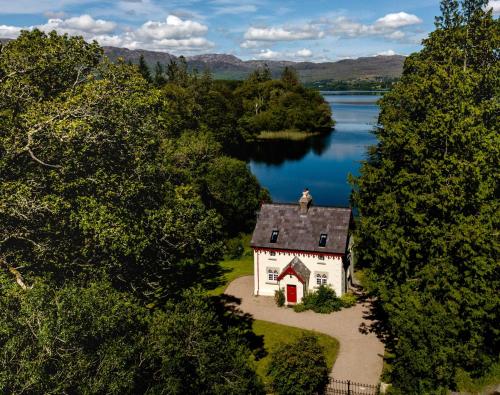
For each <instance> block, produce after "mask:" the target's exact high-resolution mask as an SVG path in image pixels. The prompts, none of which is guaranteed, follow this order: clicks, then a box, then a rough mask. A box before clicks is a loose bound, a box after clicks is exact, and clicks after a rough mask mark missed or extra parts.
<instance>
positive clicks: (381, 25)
mask: <svg viewBox="0 0 500 395" xmlns="http://www.w3.org/2000/svg"><path fill="white" fill-rule="evenodd" d="M420 23H422V19H420V18H419V17H418V16H416V15H413V14H407V13H406V12H397V13H393V14H387V15H385V16H384V17H382V18H379V19H377V20H376V21H375V24H374V27H375V28H376V29H397V28H399V27H403V26H410V25H418V24H420Z"/></svg>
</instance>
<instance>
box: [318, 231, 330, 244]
mask: <svg viewBox="0 0 500 395" xmlns="http://www.w3.org/2000/svg"><path fill="white" fill-rule="evenodd" d="M327 237H328V236H327V234H326V233H321V235H320V236H319V246H320V247H324V246H326V239H327Z"/></svg>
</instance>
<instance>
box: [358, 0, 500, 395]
mask: <svg viewBox="0 0 500 395" xmlns="http://www.w3.org/2000/svg"><path fill="white" fill-rule="evenodd" d="M486 3H487V2H486V1H479V0H477V1H472V0H471V1H469V0H464V1H461V2H460V4H459V2H458V1H454V0H443V1H442V2H441V9H442V15H441V16H440V17H439V18H437V20H436V30H435V31H434V32H433V33H432V34H431V35H430V36H429V38H428V39H426V40H424V43H423V45H424V47H423V49H422V50H421V51H420V52H418V53H415V54H413V55H411V56H410V57H408V58H407V59H406V61H405V65H404V71H403V76H402V78H401V80H400V82H398V83H397V84H395V86H394V88H393V90H392V91H391V92H390V93H388V94H386V95H385V96H384V97H383V99H382V101H381V114H380V119H379V121H380V128H379V129H378V130H377V131H376V135H377V137H378V140H379V143H378V145H377V146H375V147H372V149H371V150H370V152H369V159H368V160H367V161H366V162H365V163H364V164H363V166H362V169H361V176H360V177H359V178H357V179H356V180H355V186H356V193H355V195H354V201H355V204H356V205H357V207H358V208H359V213H360V221H359V226H358V229H357V249H358V253H359V263H360V264H361V265H362V266H365V267H367V268H368V271H369V280H370V281H369V283H370V287H371V289H372V292H373V294H374V295H375V296H377V298H378V301H379V304H380V306H379V307H380V311H379V318H380V319H381V324H384V328H383V329H384V331H383V332H382V333H383V334H384V335H385V336H387V339H388V343H387V346H388V352H389V353H388V356H389V359H388V362H389V363H390V365H389V366H390V367H391V369H389V370H388V371H387V372H386V374H385V379H386V380H387V379H390V380H392V382H393V384H394V387H395V389H394V392H395V393H402V394H431V393H439V394H441V393H446V392H447V390H449V389H452V390H453V389H457V388H459V387H460V386H461V384H462V383H463V382H466V381H470V380H471V379H474V378H477V377H481V376H488V374H490V373H489V372H490V370H491V369H492V368H494V367H495V366H496V367H497V368H496V371H497V372H498V362H499V360H498V358H499V352H500V328H499V325H498V323H499V322H500V315H499V314H500V286H499V285H500V264H499V262H500V259H499V258H500V255H499V252H500V249H499V243H498V235H499V219H500V215H499V214H500V213H499V208H500V201H499V199H498V197H499V169H500V151H499V148H500V134H499V131H500V121H499V112H500V102H499V94H500V58H499V52H498V48H499V47H500V21H499V19H498V18H496V19H495V18H493V16H492V12H491V10H490V11H489V12H485V11H484V9H485V8H484V7H485V6H486ZM497 379H498V376H497Z"/></svg>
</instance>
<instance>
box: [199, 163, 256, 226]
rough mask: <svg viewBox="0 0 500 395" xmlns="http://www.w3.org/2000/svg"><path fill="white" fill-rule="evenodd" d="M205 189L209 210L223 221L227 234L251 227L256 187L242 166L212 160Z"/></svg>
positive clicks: (249, 173) (244, 166) (254, 181)
mask: <svg viewBox="0 0 500 395" xmlns="http://www.w3.org/2000/svg"><path fill="white" fill-rule="evenodd" d="M228 180H230V181H229V182H228ZM206 186H207V193H208V199H209V202H210V206H211V207H215V208H216V209H217V211H218V212H219V213H221V214H222V216H223V217H224V218H226V220H227V223H226V227H227V228H228V229H230V231H231V233H233V234H236V233H238V232H239V231H245V230H248V229H251V228H252V227H253V225H254V224H255V222H254V221H255V213H256V211H257V209H258V207H259V203H260V186H259V183H258V181H257V179H256V178H255V176H254V175H253V174H252V173H251V172H250V170H249V168H248V165H247V164H246V163H245V162H242V161H240V160H237V159H233V158H228V157H224V156H223V157H220V158H216V159H214V161H213V162H212V163H211V164H210V165H209V167H208V173H207V176H206Z"/></svg>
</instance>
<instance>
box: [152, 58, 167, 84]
mask: <svg viewBox="0 0 500 395" xmlns="http://www.w3.org/2000/svg"><path fill="white" fill-rule="evenodd" d="M164 73H165V70H164V69H163V66H162V64H161V63H160V62H156V66H155V74H154V77H153V82H154V84H155V85H156V86H163V85H164V84H165V83H166V82H167V79H166V78H165V75H164Z"/></svg>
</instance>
